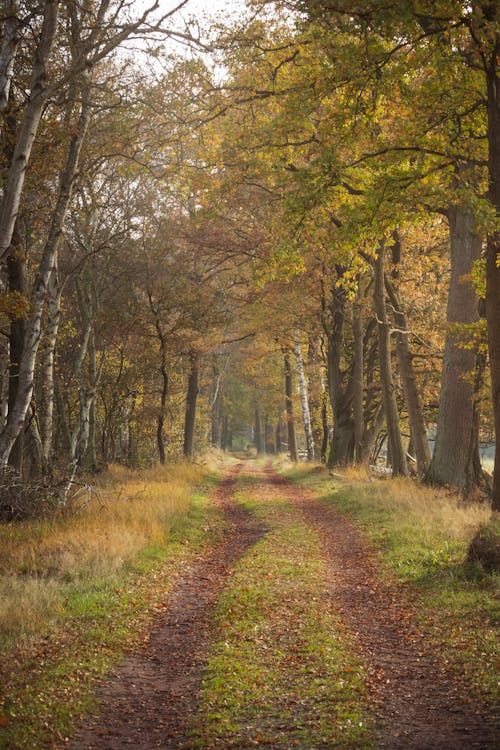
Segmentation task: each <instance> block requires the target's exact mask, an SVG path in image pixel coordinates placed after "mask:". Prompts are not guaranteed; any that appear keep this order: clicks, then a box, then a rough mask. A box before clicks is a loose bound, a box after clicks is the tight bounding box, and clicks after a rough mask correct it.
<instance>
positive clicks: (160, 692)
mask: <svg viewBox="0 0 500 750" xmlns="http://www.w3.org/2000/svg"><path fill="white" fill-rule="evenodd" d="M242 468H243V469H245V470H246V471H247V472H248V473H249V474H253V476H254V477H257V479H258V481H259V483H260V482H262V484H261V488H264V490H265V493H264V494H267V495H268V496H269V497H273V496H274V497H276V495H279V497H282V498H284V499H285V500H286V501H288V502H290V503H291V504H292V505H293V506H294V507H295V508H297V509H298V511H299V513H300V514H301V517H302V518H303V520H304V522H305V523H306V524H308V525H309V526H312V527H313V528H314V529H316V530H317V531H318V532H319V534H320V538H321V540H322V554H323V557H324V559H325V562H326V565H327V571H328V577H329V591H330V595H331V597H332V600H333V604H334V607H335V609H336V611H338V612H339V613H340V615H341V617H342V619H343V621H344V623H345V625H346V627H347V629H348V630H349V631H350V632H351V634H353V636H354V637H355V641H356V643H357V644H358V647H359V651H360V654H361V655H362V657H363V659H364V661H365V663H366V665H367V668H368V671H369V673H370V675H371V678H370V692H371V696H372V699H373V703H374V705H375V712H376V718H377V724H378V727H379V731H378V737H377V739H376V747H377V749H378V750H383V749H384V750H396V749H401V750H403V749H404V750H462V749H463V750H469V749H470V750H474V749H475V750H479V749H482V750H493V748H496V747H500V730H499V726H498V724H495V722H494V720H493V718H492V717H491V716H489V715H488V714H487V712H486V711H485V710H484V709H483V708H482V707H480V706H479V705H478V703H477V701H476V700H475V699H472V700H471V698H470V695H468V693H467V687H466V686H464V685H463V684H461V683H460V681H459V680H457V678H456V675H454V674H453V673H452V671H451V670H450V669H449V668H448V666H447V664H446V663H445V662H444V660H443V659H442V658H441V656H440V654H439V653H438V652H437V651H436V649H434V648H433V647H431V646H429V644H428V643H427V641H426V638H425V635H424V634H423V633H422V632H420V631H419V629H418V627H417V626H416V624H415V623H414V622H412V618H411V615H410V614H409V610H408V607H405V606H404V603H403V602H402V598H401V594H400V592H399V591H398V588H397V586H393V587H392V586H391V585H390V584H388V583H387V582H385V581H384V582H382V581H381V579H380V577H379V575H378V571H377V564H376V560H375V556H374V554H373V553H372V552H371V551H370V548H369V546H368V545H367V543H366V542H365V541H364V540H363V538H362V537H361V535H360V534H359V532H358V531H357V530H356V529H355V528H354V527H353V526H352V525H351V524H350V523H349V522H348V521H347V520H346V519H345V518H344V517H343V516H342V515H341V514H340V513H337V512H336V511H335V510H334V509H331V508H327V507H325V506H323V505H322V504H321V503H319V502H318V501H316V500H314V499H313V498H312V496H311V495H310V493H308V492H307V491H305V490H302V489H300V488H298V487H295V486H293V485H291V484H290V483H289V482H288V481H287V480H286V479H284V478H283V477H280V476H279V475H277V474H275V473H274V472H273V471H272V469H271V468H270V467H266V469H264V470H263V469H259V468H258V467H256V466H255V465H252V466H251V467H248V468H247V467H245V466H242V465H240V466H238V467H236V468H235V469H234V470H233V471H232V473H231V474H230V475H229V476H228V478H227V479H226V480H225V481H224V482H223V484H222V485H221V486H220V488H219V489H218V490H217V493H216V499H217V501H218V502H219V503H220V504H221V507H222V508H223V510H224V513H225V515H226V517H227V518H228V520H229V521H230V525H231V528H230V530H229V531H228V532H227V534H226V535H225V538H224V540H223V541H222V542H221V543H220V544H219V545H218V546H217V547H216V548H215V549H214V550H212V551H211V552H210V553H209V554H208V555H205V556H203V557H200V558H199V559H198V560H197V561H196V562H195V563H194V564H193V565H192V566H191V567H190V568H189V570H186V571H185V574H184V575H183V576H182V577H181V578H180V579H179V580H178V581H177V583H176V586H175V588H174V590H173V592H171V594H170V596H169V608H168V611H167V615H166V619H165V620H164V621H163V622H162V623H161V624H160V625H159V626H158V628H157V629H156V630H155V631H154V632H153V633H152V635H151V638H150V641H149V643H148V645H147V646H146V647H145V649H144V651H143V652H141V653H138V654H136V655H134V656H131V657H129V658H127V659H126V661H124V663H123V664H122V665H121V666H120V667H119V668H118V669H117V671H116V673H115V675H114V677H113V678H112V679H111V681H110V682H109V683H108V684H107V685H106V686H104V687H103V688H102V690H101V692H100V698H101V701H102V703H101V705H102V706H103V709H102V712H101V714H100V715H99V716H97V717H91V718H90V719H87V720H86V723H85V730H84V731H83V732H82V734H81V735H80V736H79V737H78V738H77V739H76V740H75V741H74V742H73V743H72V744H71V748H72V749H73V750H120V749H121V748H126V747H133V748H135V750H150V749H151V748H155V747H161V748H163V749H164V750H168V749H170V748H172V749H174V748H175V749H177V750H179V749H180V748H190V747H192V743H191V742H190V740H189V724H190V721H192V719H193V717H194V716H195V714H196V711H197V707H198V694H199V688H200V686H201V681H202V677H203V670H204V667H205V665H206V663H207V657H208V654H209V648H210V644H211V643H212V642H213V639H214V637H215V635H216V634H215V633H214V632H213V629H212V626H211V617H212V613H213V610H214V607H215V605H216V603H217V601H218V598H219V596H220V594H221V592H222V590H223V589H224V587H225V586H226V585H227V583H228V580H229V576H230V574H231V571H232V569H233V566H234V564H235V563H236V562H237V561H238V559H239V558H241V557H242V556H243V555H244V553H245V552H246V551H247V550H248V549H249V548H250V547H251V546H252V545H253V544H255V543H256V542H257V541H258V540H259V539H260V538H261V537H262V536H263V534H264V533H265V531H266V529H265V528H264V527H263V525H262V524H260V523H259V522H257V521H256V520H254V519H252V518H250V517H249V516H248V514H247V513H246V512H245V511H244V510H243V509H242V508H240V507H238V506H237V505H235V504H233V503H232V502H231V496H232V493H233V490H234V483H235V481H236V476H237V474H238V473H239V471H241V469H242ZM249 492H251V490H249ZM256 496H258V493H257V494H256ZM256 718H258V717H256ZM253 744H255V743H253ZM335 746H336V747H337V746H338V745H337V744H336V745H335ZM217 747H218V748H219V747H220V748H221V750H223V748H224V747H226V745H224V741H223V740H221V744H217ZM231 747H236V746H235V745H234V744H231ZM238 747H239V745H238ZM241 747H243V746H241ZM245 747H246V746H245Z"/></svg>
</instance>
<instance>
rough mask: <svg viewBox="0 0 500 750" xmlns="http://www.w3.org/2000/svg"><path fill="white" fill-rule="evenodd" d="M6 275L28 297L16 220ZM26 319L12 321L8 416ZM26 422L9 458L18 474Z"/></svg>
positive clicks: (17, 291) (11, 288) (16, 385)
mask: <svg viewBox="0 0 500 750" xmlns="http://www.w3.org/2000/svg"><path fill="white" fill-rule="evenodd" d="M6 265H7V276H8V284H9V292H12V293H14V294H17V295H20V296H21V297H22V298H25V297H26V259H25V255H24V252H23V249H22V243H21V237H20V232H19V222H16V225H15V227H14V232H13V234H12V244H11V246H10V250H9V255H8V257H7V264H6ZM25 329H26V326H25V320H24V317H23V316H22V315H21V316H19V317H17V318H13V319H12V320H11V323H10V331H9V406H8V416H7V420H8V419H9V415H10V414H11V412H12V411H13V410H14V408H15V404H16V399H17V397H18V392H19V379H20V370H21V360H22V356H23V346H24V338H25ZM24 422H25V420H23V423H22V425H21V428H20V430H19V433H18V435H17V437H16V439H15V442H14V444H13V446H12V450H11V452H10V455H9V458H8V461H9V464H10V466H13V467H14V468H15V469H16V470H17V471H18V472H19V474H21V473H22V470H23V447H24Z"/></svg>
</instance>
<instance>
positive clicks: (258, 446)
mask: <svg viewBox="0 0 500 750" xmlns="http://www.w3.org/2000/svg"><path fill="white" fill-rule="evenodd" d="M253 437H254V443H255V450H256V451H257V455H258V456H259V455H260V454H261V453H263V452H264V451H263V448H262V425H261V422H260V409H259V406H258V404H256V406H255V412H254V429H253Z"/></svg>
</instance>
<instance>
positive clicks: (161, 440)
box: [156, 342, 169, 465]
mask: <svg viewBox="0 0 500 750" xmlns="http://www.w3.org/2000/svg"><path fill="white" fill-rule="evenodd" d="M160 356H161V363H160V373H161V394H160V408H159V411H158V416H157V419H156V444H157V446H158V456H159V459H160V463H161V464H162V465H163V464H165V437H164V435H163V428H164V426H165V415H166V413H167V398H168V383H169V378H168V370H167V358H166V352H165V346H164V345H163V342H162V346H161V353H160Z"/></svg>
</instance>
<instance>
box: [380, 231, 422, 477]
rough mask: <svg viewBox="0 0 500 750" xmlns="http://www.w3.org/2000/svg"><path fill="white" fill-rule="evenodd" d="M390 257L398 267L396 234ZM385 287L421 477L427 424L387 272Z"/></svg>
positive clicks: (405, 330) (403, 319)
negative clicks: (394, 328) (392, 318)
mask: <svg viewBox="0 0 500 750" xmlns="http://www.w3.org/2000/svg"><path fill="white" fill-rule="evenodd" d="M392 259H393V263H394V267H395V269H397V268H398V266H399V264H400V262H401V242H400V240H399V237H398V236H397V235H395V237H394V245H393V250H392ZM398 276H399V273H398V271H397V270H395V271H394V272H393V277H394V278H395V279H397V278H398ZM385 288H386V291H387V294H388V296H389V300H390V302H391V305H392V309H393V315H394V323H395V325H396V328H397V331H396V353H397V356H398V364H399V374H400V375H401V383H402V386H403V392H404V395H405V401H406V408H407V409H408V419H409V422H410V433H411V439H412V445H413V449H414V451H415V457H416V459H417V474H418V475H419V476H420V477H423V476H424V475H425V473H426V471H427V469H428V467H429V464H430V462H431V449H430V446H429V439H428V436H427V425H426V423H425V418H424V413H423V410H422V403H421V400H420V393H419V391H418V386H417V380H416V378H415V373H414V370H413V359H412V355H411V352H410V346H409V342H408V336H409V331H408V323H407V319H406V315H405V313H404V311H403V308H402V306H401V303H400V301H399V298H398V295H397V292H396V289H395V287H394V285H393V284H392V283H391V281H390V279H389V278H388V277H387V275H386V277H385Z"/></svg>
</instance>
